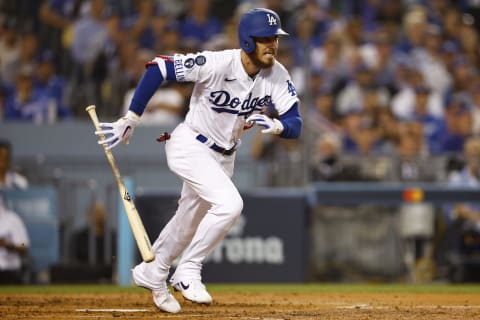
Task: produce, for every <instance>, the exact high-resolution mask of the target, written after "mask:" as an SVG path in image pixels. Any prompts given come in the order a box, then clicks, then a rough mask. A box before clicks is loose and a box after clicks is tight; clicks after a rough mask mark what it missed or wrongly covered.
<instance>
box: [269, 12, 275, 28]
mask: <svg viewBox="0 0 480 320" xmlns="http://www.w3.org/2000/svg"><path fill="white" fill-rule="evenodd" d="M267 21H268V24H269V25H271V26H273V25H277V19H276V18H275V17H274V16H272V15H271V14H270V13H267Z"/></svg>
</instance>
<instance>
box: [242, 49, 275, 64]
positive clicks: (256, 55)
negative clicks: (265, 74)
mask: <svg viewBox="0 0 480 320" xmlns="http://www.w3.org/2000/svg"><path fill="white" fill-rule="evenodd" d="M272 54H273V59H265V60H264V61H262V60H261V59H260V58H259V56H260V55H263V53H260V52H258V51H257V50H255V51H254V52H252V53H249V54H248V56H249V57H250V60H252V62H253V64H254V65H255V66H257V67H258V68H261V69H266V68H271V67H272V66H273V65H274V64H275V57H276V56H277V52H276V50H274V51H273V52H272Z"/></svg>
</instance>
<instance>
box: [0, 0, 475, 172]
mask: <svg viewBox="0 0 480 320" xmlns="http://www.w3.org/2000/svg"><path fill="white" fill-rule="evenodd" d="M251 7H266V8H270V9H272V10H275V11H276V12H277V13H278V14H279V15H280V17H281V20H282V24H283V29H285V30H286V31H288V32H289V33H290V37H286V38H282V39H281V41H280V51H279V56H278V59H279V60H280V61H281V62H282V63H283V64H284V65H285V66H286V67H287V69H288V70H289V71H290V73H291V75H292V78H293V82H294V83H295V85H296V89H297V92H298V93H299V95H300V96H301V98H302V107H301V108H302V110H301V111H302V113H303V115H304V118H305V119H306V129H307V130H306V132H308V134H309V136H308V141H309V143H311V146H312V150H313V151H312V160H311V161H312V163H313V166H314V167H315V168H316V169H315V172H314V175H315V177H316V178H318V179H323V180H335V179H339V177H340V179H347V180H348V179H355V172H354V171H352V170H347V169H345V168H342V170H340V168H339V164H338V163H337V162H336V161H337V157H338V155H339V154H342V155H352V156H359V155H361V156H372V155H396V156H398V159H402V161H403V160H405V161H407V162H408V161H410V160H412V159H419V158H422V157H428V156H436V155H445V154H461V153H462V152H463V147H464V143H465V141H466V140H467V139H469V138H474V137H476V136H477V135H479V134H480V78H479V77H478V71H479V67H480V55H479V32H478V31H479V28H480V2H479V1H470V0H460V1H449V0H403V1H386V0H385V1H383V0H338V1H332V0H291V1H273V0H264V1H254V0H243V1H242V0H236V1H221V0H195V1H193V0H118V1H114V0H43V1H29V0H16V1H6V0H3V1H0V13H1V20H0V21H1V24H0V26H1V29H0V81H1V85H0V89H1V90H0V119H1V120H0V121H31V122H32V123H36V124H43V123H52V122H57V121H68V120H72V119H79V118H82V117H85V116H86V113H85V112H84V108H85V106H87V105H89V104H96V105H97V110H98V112H99V114H100V116H101V117H111V118H116V117H118V116H120V115H122V114H123V113H124V112H125V110H126V108H128V103H129V101H130V99H131V96H132V93H133V89H134V87H135V85H136V83H137V82H138V80H139V78H140V77H141V75H142V74H143V71H144V66H145V63H146V62H147V61H148V60H149V59H151V58H152V57H154V56H155V55H158V54H162V55H169V54H173V53H176V52H178V53H186V52H196V51H200V50H216V49H227V48H237V47H238V43H237V21H238V17H239V16H240V15H241V14H242V13H243V12H245V10H247V9H249V8H251ZM189 89H190V88H189V87H188V86H183V85H182V86H179V85H177V84H174V83H167V84H165V85H164V86H162V88H161V89H159V90H158V93H157V94H156V95H155V96H154V97H153V98H152V99H151V101H150V103H149V105H148V107H147V110H146V114H145V115H144V120H143V124H146V125H148V124H159V125H175V124H176V123H178V122H179V121H181V119H182V118H183V116H184V115H185V112H186V108H187V106H188V98H189V94H190V91H189ZM287 149H288V150H289V151H288V152H289V153H291V152H292V150H295V148H294V147H292V146H291V144H289V146H288V148H287ZM256 154H257V155H259V157H260V155H261V154H262V152H260V151H258V150H257V151H256ZM412 161H413V160H412ZM397 165H399V166H400V165H401V164H397ZM452 166H454V164H452ZM344 169H345V170H344ZM399 170H400V176H401V177H400V180H402V179H403V178H404V179H406V180H408V179H410V178H412V180H414V179H416V178H418V179H424V180H429V179H430V180H431V179H433V178H432V177H430V176H429V175H431V173H429V172H430V171H431V170H432V168H431V166H430V167H429V165H428V163H426V165H425V168H414V167H413V166H411V167H408V166H407V167H402V168H400V169H399ZM420 174H422V175H424V176H423V177H420V176H419V175H420ZM402 177H403V178H402Z"/></svg>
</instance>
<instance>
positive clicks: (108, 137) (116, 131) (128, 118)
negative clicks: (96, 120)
mask: <svg viewBox="0 0 480 320" xmlns="http://www.w3.org/2000/svg"><path fill="white" fill-rule="evenodd" d="M139 122H140V117H139V116H138V115H137V114H136V113H134V112H132V111H128V112H127V113H126V114H125V116H123V117H122V118H120V119H118V120H117V121H115V122H102V123H100V124H99V125H100V128H101V130H97V131H95V134H96V135H97V136H100V140H99V141H98V144H106V145H107V147H106V148H107V150H110V149H112V148H113V147H115V146H116V145H117V144H119V143H120V141H124V142H125V143H126V144H128V140H129V138H130V137H131V136H132V134H133V129H134V128H135V126H136V125H137V124H138V123H139Z"/></svg>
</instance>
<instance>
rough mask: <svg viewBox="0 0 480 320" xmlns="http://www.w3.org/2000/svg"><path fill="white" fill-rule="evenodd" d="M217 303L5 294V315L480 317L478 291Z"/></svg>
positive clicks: (0, 302)
mask: <svg viewBox="0 0 480 320" xmlns="http://www.w3.org/2000/svg"><path fill="white" fill-rule="evenodd" d="M212 295H213V297H214V299H215V302H214V304H213V305H210V306H204V305H195V304H192V303H188V302H186V301H184V300H183V298H182V297H181V296H180V295H179V294H178V293H175V296H176V297H177V299H178V300H179V302H180V304H181V305H182V311H181V312H180V313H178V314H166V313H163V312H160V311H158V310H157V309H156V308H155V306H154V305H153V302H152V300H151V296H150V293H149V292H148V291H144V292H128V293H101V294H50V293H48V294H0V319H2V320H10V319H56V320H62V319H65V320H67V319H68V320H71V319H232V320H236V319H245V320H257V319H258V320H260V319H261V320H287V319H288V320H300V319H322V320H330V319H331V320H333V319H334V320H343V319H358V320H367V319H368V320H372V319H389V320H390V319H391V320H407V319H428V320H453V319H459V320H460V319H461V320H467V319H480V295H478V294H450V293H439V294H426V293H415V294H411V293H373V294H372V293H365V294H362V293H301V294H300V293H284V292H283V293H258V292H252V293H245V292H241V293H235V292H212Z"/></svg>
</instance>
